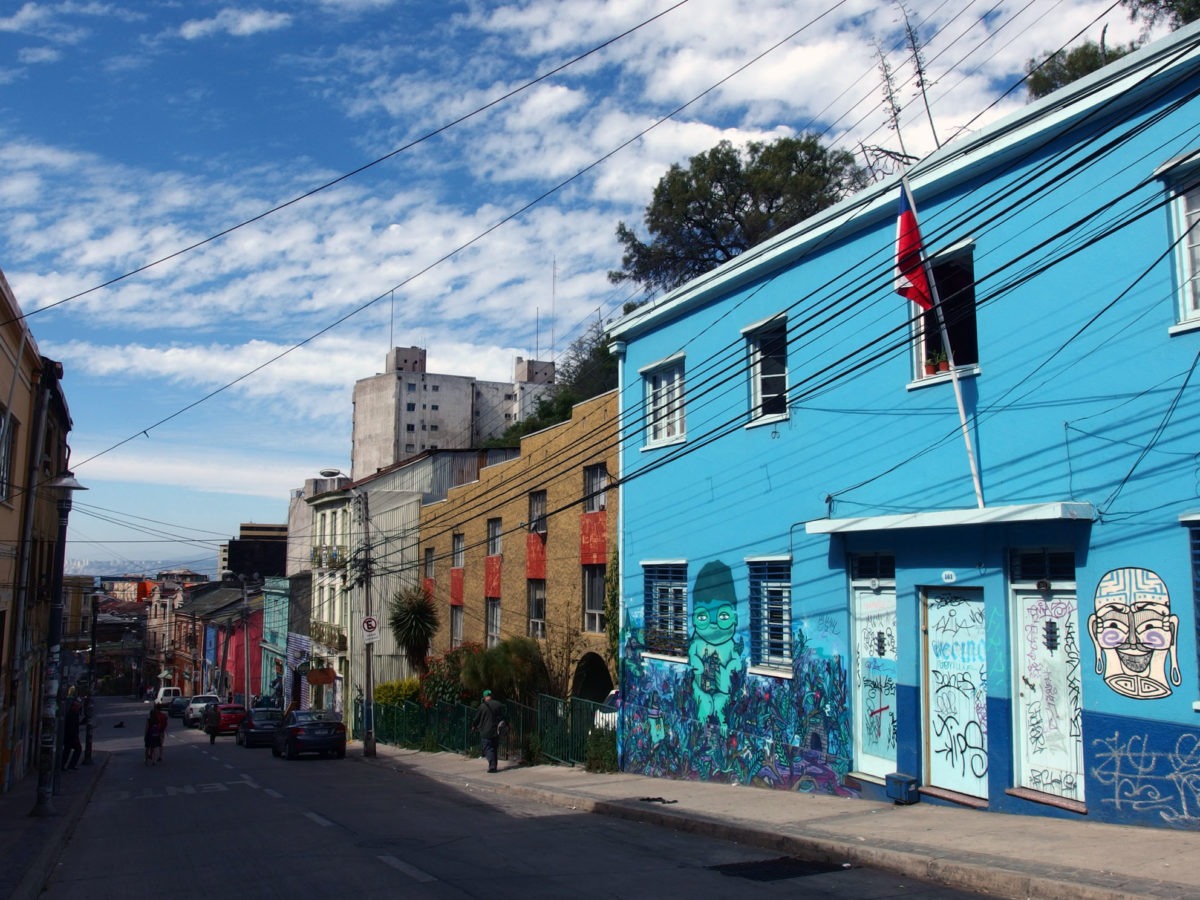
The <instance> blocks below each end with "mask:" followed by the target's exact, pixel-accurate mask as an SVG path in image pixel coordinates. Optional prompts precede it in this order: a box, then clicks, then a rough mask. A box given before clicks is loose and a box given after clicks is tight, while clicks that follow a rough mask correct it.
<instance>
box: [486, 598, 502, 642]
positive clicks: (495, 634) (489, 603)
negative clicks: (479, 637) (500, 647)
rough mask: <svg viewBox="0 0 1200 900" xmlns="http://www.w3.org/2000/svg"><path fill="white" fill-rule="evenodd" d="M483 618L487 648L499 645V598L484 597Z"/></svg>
mask: <svg viewBox="0 0 1200 900" xmlns="http://www.w3.org/2000/svg"><path fill="white" fill-rule="evenodd" d="M484 616H485V620H486V622H485V624H486V629H487V631H486V641H485V644H486V646H488V647H495V646H496V645H497V644H499V643H500V598H499V597H486V598H484Z"/></svg>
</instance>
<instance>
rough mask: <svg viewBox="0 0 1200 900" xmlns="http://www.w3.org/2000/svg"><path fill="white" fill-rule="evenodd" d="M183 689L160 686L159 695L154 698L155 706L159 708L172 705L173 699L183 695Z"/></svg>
mask: <svg viewBox="0 0 1200 900" xmlns="http://www.w3.org/2000/svg"><path fill="white" fill-rule="evenodd" d="M182 696H183V691H182V690H181V689H180V688H177V687H165V686H164V687H160V688H159V689H158V696H157V697H155V698H154V706H155V707H156V708H157V709H166V708H167V707H168V706H170V705H171V701H172V700H174V699H175V698H176V697H182Z"/></svg>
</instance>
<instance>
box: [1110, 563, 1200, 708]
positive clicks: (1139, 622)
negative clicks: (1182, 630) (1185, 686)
mask: <svg viewBox="0 0 1200 900" xmlns="http://www.w3.org/2000/svg"><path fill="white" fill-rule="evenodd" d="M1088 633H1089V634H1091V636H1092V642H1093V643H1094V644H1095V645H1096V674H1097V675H1103V676H1104V681H1105V683H1106V684H1107V685H1108V686H1109V687H1110V688H1112V689H1113V690H1114V691H1116V692H1117V693H1118V694H1123V695H1124V696H1126V697H1132V698H1133V699H1135V700H1157V699H1159V698H1161V697H1167V696H1170V694H1171V685H1175V686H1176V687H1178V686H1179V684H1180V683H1181V682H1182V680H1183V678H1182V676H1181V675H1180V672H1179V660H1178V657H1177V655H1176V647H1175V643H1176V638H1177V637H1178V635H1179V617H1178V616H1173V615H1171V597H1170V595H1169V594H1168V593H1167V586H1166V585H1165V584H1164V583H1163V580H1162V579H1161V578H1159V577H1158V575H1156V574H1155V573H1154V572H1151V571H1150V570H1149V569H1138V568H1127V569H1113V570H1112V571H1111V572H1109V573H1107V574H1106V575H1105V576H1104V577H1103V578H1101V579H1100V583H1099V584H1097V585H1096V611H1095V612H1094V613H1093V614H1092V615H1091V616H1089V617H1088ZM1168 659H1169V660H1170V663H1171V671H1170V675H1169V676H1168V673H1167V661H1168ZM1168 677H1169V681H1168Z"/></svg>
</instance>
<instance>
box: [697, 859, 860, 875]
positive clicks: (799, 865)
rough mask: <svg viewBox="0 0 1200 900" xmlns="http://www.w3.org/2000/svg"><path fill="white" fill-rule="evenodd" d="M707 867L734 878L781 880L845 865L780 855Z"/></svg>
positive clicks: (824, 872) (840, 868) (826, 871)
mask: <svg viewBox="0 0 1200 900" xmlns="http://www.w3.org/2000/svg"><path fill="white" fill-rule="evenodd" d="M709 868H710V869H712V870H713V871H714V872H720V873H721V874H722V875H731V876H733V877H734V878H746V879H748V880H750V881H783V880H785V879H787V878H803V877H804V876H806V875H825V874H827V873H829V872H841V871H843V870H844V869H846V868H847V866H844V865H842V864H841V863H826V862H812V861H811V860H807V859H796V858H794V857H791V856H781V857H779V859H761V860H751V861H750V862H740V863H726V864H725V865H723V866H709Z"/></svg>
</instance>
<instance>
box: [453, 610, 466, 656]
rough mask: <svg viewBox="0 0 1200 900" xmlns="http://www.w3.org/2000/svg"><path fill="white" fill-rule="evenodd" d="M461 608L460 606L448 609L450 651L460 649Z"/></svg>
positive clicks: (461, 639)
mask: <svg viewBox="0 0 1200 900" xmlns="http://www.w3.org/2000/svg"><path fill="white" fill-rule="evenodd" d="M462 626H463V608H462V607H461V606H451V607H450V649H454V648H455V647H461V646H462V641H463V636H462Z"/></svg>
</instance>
